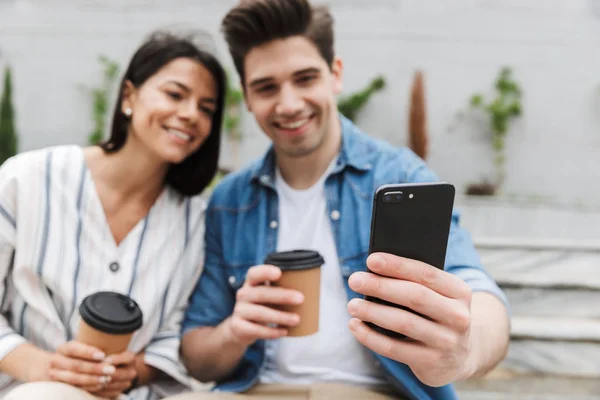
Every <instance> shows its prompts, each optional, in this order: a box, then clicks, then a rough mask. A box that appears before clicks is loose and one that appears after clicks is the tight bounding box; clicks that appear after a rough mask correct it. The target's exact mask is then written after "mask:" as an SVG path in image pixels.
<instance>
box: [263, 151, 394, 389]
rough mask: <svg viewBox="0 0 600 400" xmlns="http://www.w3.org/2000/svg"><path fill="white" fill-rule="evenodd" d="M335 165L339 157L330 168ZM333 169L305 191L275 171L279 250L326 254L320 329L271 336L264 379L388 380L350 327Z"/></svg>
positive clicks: (368, 382) (364, 383) (307, 381)
mask: <svg viewBox="0 0 600 400" xmlns="http://www.w3.org/2000/svg"><path fill="white" fill-rule="evenodd" d="M334 165H335V162H334V163H332V164H331V168H332V167H333V166H334ZM331 168H330V169H331ZM330 169H329V170H328V171H327V172H326V173H325V174H324V175H323V177H322V178H321V179H320V180H319V181H318V182H317V183H316V184H315V185H314V186H313V187H311V188H309V189H306V190H295V189H293V188H291V187H290V186H289V185H288V184H287V183H286V182H285V181H284V179H283V178H282V177H281V174H280V172H279V170H277V173H276V188H277V193H278V195H279V233H278V246H277V250H278V251H286V250H293V249H309V250H316V251H318V252H319V253H320V254H321V255H322V256H323V258H324V259H325V264H324V265H323V266H322V267H321V294H320V296H321V299H320V302H321V305H320V314H319V332H317V333H316V334H314V335H310V336H304V337H285V338H281V339H277V340H272V341H268V342H267V351H266V368H265V370H264V371H263V374H262V375H261V382H262V383H284V384H310V383H313V382H317V381H320V382H323V381H326V382H332V381H333V382H339V383H347V384H357V385H361V386H371V387H372V386H381V385H385V381H384V378H383V376H382V375H381V370H380V369H379V368H378V367H377V366H376V360H375V358H374V357H373V356H372V354H371V353H370V352H369V350H367V349H366V348H365V347H364V346H362V345H361V344H360V343H359V342H358V341H357V340H356V339H355V338H354V336H353V335H352V333H351V332H350V329H349V328H348V321H349V320H350V314H349V313H348V309H347V307H348V298H347V295H346V290H345V287H344V282H343V277H342V274H341V272H340V265H339V262H338V256H337V251H336V247H335V241H334V237H333V233H332V231H331V223H330V221H329V218H328V215H327V205H326V198H325V179H326V177H327V176H328V175H329V171H330Z"/></svg>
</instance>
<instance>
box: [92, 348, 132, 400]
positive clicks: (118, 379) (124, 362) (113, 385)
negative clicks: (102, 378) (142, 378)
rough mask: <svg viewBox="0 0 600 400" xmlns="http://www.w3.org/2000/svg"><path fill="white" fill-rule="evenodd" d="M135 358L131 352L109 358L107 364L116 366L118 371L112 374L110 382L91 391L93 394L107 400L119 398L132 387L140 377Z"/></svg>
mask: <svg viewBox="0 0 600 400" xmlns="http://www.w3.org/2000/svg"><path fill="white" fill-rule="evenodd" d="M135 358H136V355H135V353H132V352H131V351H126V352H123V353H120V354H113V355H111V356H108V357H107V358H106V360H105V362H106V363H110V364H112V365H113V366H115V367H116V371H115V372H114V373H113V374H112V379H111V381H110V382H107V383H105V384H103V385H102V386H101V387H100V388H98V389H97V390H94V391H91V393H93V394H94V395H96V396H98V397H101V398H105V399H115V398H117V397H119V395H120V394H121V393H123V392H124V391H126V390H127V389H129V388H130V387H131V385H132V382H133V380H134V379H135V378H136V377H137V376H138V372H137V370H136V367H135Z"/></svg>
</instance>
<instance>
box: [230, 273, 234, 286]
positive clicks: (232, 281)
mask: <svg viewBox="0 0 600 400" xmlns="http://www.w3.org/2000/svg"><path fill="white" fill-rule="evenodd" d="M234 283H235V276H233V275H229V284H230V285H233V284H234Z"/></svg>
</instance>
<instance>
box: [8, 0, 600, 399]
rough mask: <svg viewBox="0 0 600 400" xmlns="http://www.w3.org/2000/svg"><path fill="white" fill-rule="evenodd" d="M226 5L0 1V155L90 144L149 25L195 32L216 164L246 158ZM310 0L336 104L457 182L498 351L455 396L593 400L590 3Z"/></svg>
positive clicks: (598, 368) (597, 36) (597, 224)
mask: <svg viewBox="0 0 600 400" xmlns="http://www.w3.org/2000/svg"><path fill="white" fill-rule="evenodd" d="M235 3H236V1H235V0H193V1H192V0H128V1H117V0H0V70H1V71H2V72H3V79H2V81H1V82H2V83H0V93H2V94H3V101H2V104H3V105H4V106H3V107H2V110H4V111H1V112H0V157H1V156H3V155H6V154H7V153H8V152H10V147H11V145H10V143H11V141H10V140H8V139H6V138H7V137H8V136H11V134H10V132H13V128H11V127H14V133H15V134H16V137H17V138H18V146H17V147H16V149H17V151H27V150H31V149H36V148H40V147H44V146H50V145H59V144H67V143H69V144H71V143H75V144H80V145H86V144H88V143H93V142H95V141H97V140H98V139H99V138H102V136H103V133H104V131H105V129H106V127H105V125H106V118H107V117H108V116H109V114H110V112H111V110H112V107H113V104H112V101H113V98H114V97H115V89H116V87H115V86H116V84H117V82H118V81H119V78H120V73H121V72H122V68H125V66H126V64H127V62H128V61H129V57H130V56H131V54H132V53H133V51H134V50H135V48H136V47H137V45H138V44H139V43H140V42H141V40H142V39H143V37H144V36H145V35H147V34H148V33H149V32H150V31H151V30H154V29H157V28H174V29H177V30H197V31H198V32H199V35H200V39H199V40H202V41H204V42H205V44H206V45H207V46H211V47H214V48H215V49H216V51H217V52H218V53H219V55H220V58H221V60H222V61H223V62H224V64H225V65H226V66H227V68H228V69H229V71H230V73H231V76H232V78H233V79H232V84H233V86H232V87H231V88H230V94H231V99H233V100H234V101H232V102H231V104H230V109H229V118H228V119H227V123H226V132H225V135H224V142H223V146H224V154H223V157H222V168H223V170H224V171H225V172H226V171H231V170H235V169H238V168H240V167H241V166H243V165H245V164H246V163H247V162H249V161H250V160H253V159H254V158H256V157H258V156H259V155H260V154H262V153H263V152H264V151H265V149H266V147H267V145H268V141H267V140H266V138H265V136H264V135H263V134H262V133H261V132H260V131H259V129H258V128H257V126H256V124H255V122H254V120H253V118H252V117H251V116H249V115H247V114H246V113H245V109H244V106H243V104H241V103H239V102H236V101H235V99H238V100H239V99H240V92H239V87H238V86H237V76H236V75H235V71H234V68H233V64H232V62H231V59H230V57H229V55H228V53H227V50H226V47H225V44H224V42H223V40H222V39H221V38H220V36H219V31H218V29H219V23H220V20H221V18H222V17H223V15H224V14H225V12H226V11H227V10H228V9H229V7H231V6H232V5H233V4H235ZM320 3H324V4H329V5H330V6H331V8H332V10H333V13H334V17H335V19H336V50H337V53H338V55H340V56H341V57H342V58H343V60H344V62H345V89H344V93H343V94H342V95H341V96H340V99H339V101H340V109H341V110H342V112H344V114H346V115H347V116H349V117H351V118H352V119H353V120H354V121H355V123H357V124H358V125H359V126H360V127H361V128H363V129H364V130H365V131H366V132H367V133H368V134H370V135H372V136H375V137H379V138H382V139H385V140H387V141H389V142H390V143H392V144H393V145H396V146H403V145H407V146H411V147H412V148H413V149H414V150H415V151H416V152H417V153H418V154H419V155H421V156H422V157H423V158H425V159H426V161H427V162H428V163H429V164H430V165H431V167H432V168H433V169H434V170H435V171H436V172H437V173H438V175H439V176H440V178H441V179H443V180H446V181H449V182H451V183H453V184H454V185H455V186H456V188H457V205H458V206H459V207H460V209H461V211H462V213H463V223H464V225H465V226H466V227H467V228H468V229H469V230H470V231H471V232H472V234H473V237H474V240H475V242H476V244H477V246H478V248H479V250H480V252H481V255H482V258H483V261H484V263H485V265H486V267H487V268H488V271H489V272H490V273H491V274H492V275H493V276H494V278H495V279H496V280H497V281H498V282H499V283H500V284H501V285H502V286H503V288H504V289H505V290H506V292H507V294H508V295H509V297H510V299H511V304H512V307H513V310H512V311H513V317H514V319H513V327H512V329H513V342H512V343H511V351H510V354H509V357H508V358H507V360H506V362H505V363H503V365H502V366H501V368H499V369H498V370H497V371H494V373H493V374H491V375H490V376H489V377H488V378H487V379H486V380H483V381H481V382H479V381H478V382H473V383H468V384H465V385H463V386H462V387H464V390H465V391H466V392H465V396H475V397H473V398H487V397H481V396H485V395H484V394H481V393H484V392H485V393H488V394H489V393H492V394H489V396H492V397H489V398H494V399H496V398H498V399H499V398H504V397H501V396H504V395H506V396H508V397H506V398H517V397H515V396H517V394H516V393H530V394H529V395H530V396H537V394H535V393H538V392H539V393H542V394H540V396H542V397H539V398H544V399H547V398H553V397H552V396H563V394H562V393H563V392H564V393H566V394H565V395H568V398H579V397H577V396H583V397H581V398H586V399H588V398H600V397H594V395H598V394H600V383H596V380H597V378H599V377H600V346H599V345H598V343H599V342H600V322H598V318H599V317H600V311H599V310H600V307H598V306H597V305H598V304H600V273H599V269H600V183H599V182H600V157H599V154H600V51H599V49H600V0H443V1H434V0H329V1H321V2H320ZM203 31H205V32H208V33H209V34H210V35H212V38H210V37H206V36H203V35H202V32H203ZM7 88H8V90H7ZM7 104H12V107H9V106H7ZM9 109H11V110H12V111H11V112H9ZM7 132H9V133H8V134H7ZM3 135H4V139H2V137H3ZM477 390H482V391H483V392H481V393H479V392H476V391H477ZM506 392H510V394H500V393H506ZM469 393H471V394H469ZM473 393H478V394H476V395H475V394H473ZM478 396H479V397H478ZM494 396H495V397H494ZM523 398H525V397H523ZM527 398H534V397H527ZM535 398H537V397H535ZM560 398H567V397H560Z"/></svg>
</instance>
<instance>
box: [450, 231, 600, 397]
mask: <svg viewBox="0 0 600 400" xmlns="http://www.w3.org/2000/svg"><path fill="white" fill-rule="evenodd" d="M598 231H600V226H599V227H598ZM598 239H600V237H598ZM476 245H477V247H478V250H479V253H480V255H481V258H482V262H483V264H484V265H485V266H486V269H487V270H488V271H489V272H490V273H491V275H492V276H493V277H494V279H495V280H496V282H498V284H499V285H500V286H501V287H502V289H503V290H504V291H505V293H506V295H507V296H508V298H509V302H510V304H511V313H512V321H511V324H512V326H511V343H510V349H509V353H508V356H507V357H506V359H505V360H504V362H502V364H501V365H500V366H499V367H498V368H497V369H496V370H495V371H493V372H492V373H490V374H489V375H488V376H486V377H485V378H483V379H478V380H473V381H469V382H463V383H460V384H459V385H457V386H458V388H459V390H460V393H461V396H460V398H461V399H473V400H475V399H482V400H483V399H488V398H489V399H497V400H502V399H523V400H525V399H556V400H558V399H561V400H562V399H581V400H584V399H585V400H592V399H598V400H600V240H598V241H584V240H572V241H571V240H532V239H530V238H520V239H516V238H509V239H498V238H495V239H489V238H488V239H483V238H479V239H476Z"/></svg>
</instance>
